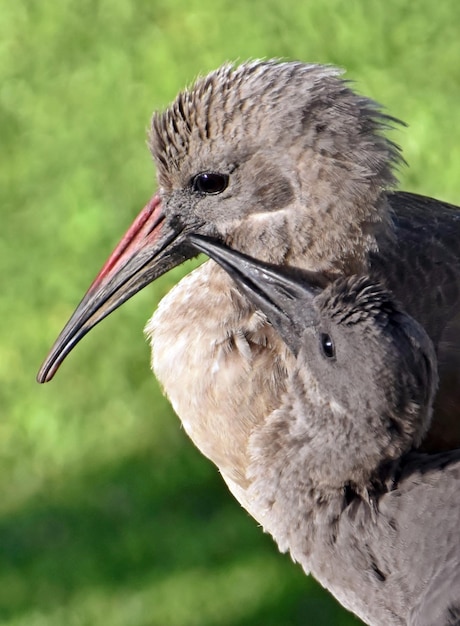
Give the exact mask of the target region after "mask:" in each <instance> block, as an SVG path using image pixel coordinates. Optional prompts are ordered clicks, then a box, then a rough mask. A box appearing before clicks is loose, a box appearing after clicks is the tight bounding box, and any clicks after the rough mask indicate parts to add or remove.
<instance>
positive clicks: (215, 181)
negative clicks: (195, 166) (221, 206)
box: [192, 172, 228, 194]
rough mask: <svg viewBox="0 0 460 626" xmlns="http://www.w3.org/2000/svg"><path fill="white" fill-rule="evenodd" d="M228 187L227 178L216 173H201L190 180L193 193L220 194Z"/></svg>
mask: <svg viewBox="0 0 460 626" xmlns="http://www.w3.org/2000/svg"><path fill="white" fill-rule="evenodd" d="M227 186H228V176H227V175H226V174H219V173H218V172H202V173H201V174H197V175H196V176H195V178H193V180H192V187H193V190H194V191H198V192H199V193H206V194H217V193H222V192H223V191H224V189H226V188H227Z"/></svg>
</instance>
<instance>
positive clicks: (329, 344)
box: [320, 333, 335, 359]
mask: <svg viewBox="0 0 460 626" xmlns="http://www.w3.org/2000/svg"><path fill="white" fill-rule="evenodd" d="M320 343H321V350H322V351H323V354H324V356H325V357H327V358H328V359H333V358H334V357H335V348H334V342H333V341H332V339H331V337H330V335H328V334H327V333H321V337H320Z"/></svg>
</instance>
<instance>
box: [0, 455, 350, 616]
mask: <svg viewBox="0 0 460 626" xmlns="http://www.w3.org/2000/svg"><path fill="white" fill-rule="evenodd" d="M276 551H277V548H276V546H275V545H274V543H273V542H272V540H271V539H270V538H269V537H268V536H267V535H264V534H263V532H262V530H261V529H260V528H258V527H257V525H256V523H255V522H254V521H253V520H252V519H250V518H249V517H248V515H247V514H246V513H245V512H244V511H243V510H242V509H239V507H238V505H236V504H235V503H234V502H233V501H232V498H231V495H230V494H229V493H228V492H227V489H226V487H225V486H224V485H223V484H222V481H221V479H220V477H219V476H218V474H217V472H215V471H214V469H213V468H212V466H210V465H209V464H208V463H207V462H206V461H203V460H202V459H201V458H197V453H195V451H194V450H188V451H182V452H181V454H180V455H179V456H177V455H176V456H174V457H171V458H169V459H166V460H165V459H164V458H163V459H162V460H161V462H160V463H158V462H157V461H156V459H155V458H153V452H152V451H151V450H146V451H145V452H144V453H142V454H139V455H137V456H132V457H129V458H126V459H124V460H123V462H121V463H117V464H114V465H108V466H104V467H100V468H98V469H97V471H91V472H88V473H87V474H86V475H81V476H79V477H78V478H75V479H73V480H70V481H67V482H66V483H65V484H61V485H55V486H51V487H50V489H49V491H47V492H46V493H41V494H40V495H39V496H37V497H35V498H34V499H31V500H30V501H28V502H27V503H26V504H25V506H24V507H23V508H21V509H20V510H18V511H17V512H15V513H14V514H12V515H9V516H4V517H3V519H1V520H0V618H1V619H11V618H13V617H18V616H20V615H21V614H22V613H24V612H27V611H28V610H32V609H33V610H37V609H38V610H40V609H42V610H50V609H52V608H54V607H57V606H59V605H61V604H63V603H66V602H68V601H69V600H70V599H71V598H72V596H73V595H74V594H76V593H77V592H78V593H81V592H82V590H84V589H85V588H89V587H92V588H101V587H102V588H106V589H110V590H111V591H114V592H116V591H117V590H121V589H124V590H125V591H126V589H133V590H135V589H136V588H138V587H140V586H143V585H144V584H146V583H149V584H152V585H154V584H155V581H161V579H162V578H164V577H167V576H170V575H171V574H173V573H174V572H184V571H186V570H187V569H192V570H197V569H199V568H207V569H208V570H211V571H212V570H213V569H214V568H216V569H218V570H219V571H221V570H222V569H225V567H226V566H231V565H232V564H235V563H237V562H238V561H241V560H246V559H247V558H248V557H251V555H254V556H255V555H256V554H257V555H260V554H261V553H264V552H267V553H270V554H272V555H273V554H276ZM279 560H280V580H282V585H281V587H282V591H281V592H280V593H278V592H277V593H274V594H273V601H272V602H271V603H269V604H267V605H266V606H264V607H263V608H260V609H258V612H257V613H256V614H248V615H247V616H246V618H245V619H244V620H241V621H237V622H235V621H228V622H222V625H223V626H253V625H254V624H263V625H264V626H270V625H273V626H275V625H276V626H280V625H283V626H289V625H292V626H294V625H299V626H300V624H307V623H309V624H314V625H315V626H322V625H324V626H331V625H332V624H334V623H337V621H338V620H339V616H340V619H341V620H342V621H341V622H340V623H349V624H350V625H351V624H357V623H358V622H357V621H356V620H354V619H353V618H352V617H351V616H350V619H349V622H345V621H343V620H344V619H345V620H346V616H345V617H344V616H343V610H342V609H341V608H340V607H339V606H338V605H335V604H334V603H333V602H331V600H330V597H329V594H328V593H327V592H325V591H324V590H323V589H321V588H320V587H319V586H317V585H316V584H314V585H313V586H312V581H311V580H308V579H306V578H305V577H304V575H303V574H302V572H301V571H300V569H299V568H298V566H296V565H294V564H292V563H291V562H290V561H289V558H288V557H286V556H285V555H279ZM12 578H13V579H14V584H11V579H12ZM184 626H185V625H184Z"/></svg>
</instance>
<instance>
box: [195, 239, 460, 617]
mask: <svg viewBox="0 0 460 626" xmlns="http://www.w3.org/2000/svg"><path fill="white" fill-rule="evenodd" d="M193 242H194V244H195V245H196V246H197V247H198V248H199V249H200V250H201V251H204V252H206V253H207V254H208V255H209V256H211V257H212V258H213V259H214V260H216V261H217V262H218V263H220V264H221V266H222V267H224V268H225V270H226V271H227V272H229V274H230V275H231V276H232V277H233V279H234V280H235V281H236V283H237V284H238V286H239V288H240V290H241V291H242V293H244V295H245V297H246V298H247V299H248V300H249V301H251V302H252V304H253V305H254V307H256V308H257V310H260V311H262V312H263V313H264V314H265V315H266V317H267V319H268V320H269V321H270V322H271V323H272V325H273V327H274V328H275V330H276V332H278V333H279V334H280V336H281V337H282V338H283V340H284V342H285V343H286V345H287V346H288V347H289V349H290V351H291V352H292V354H293V356H294V357H295V362H294V366H293V367H292V369H291V371H290V373H289V376H288V379H287V389H286V392H285V393H284V394H283V395H282V397H281V398H280V403H279V407H278V408H277V409H276V410H275V411H273V413H271V414H270V415H268V416H267V418H266V420H265V421H264V422H263V423H261V424H259V425H258V426H257V427H256V428H255V429H254V430H253V432H252V433H251V435H250V437H249V441H248V445H247V449H246V453H245V454H246V457H247V459H246V466H247V470H246V474H247V477H248V481H249V483H248V486H247V488H246V493H245V502H246V503H247V504H248V505H249V506H248V508H249V509H250V511H251V513H252V514H253V515H254V517H255V518H256V519H257V520H258V521H259V522H260V523H261V524H262V525H263V527H264V529H265V530H266V531H267V532H269V533H270V534H271V535H272V536H273V537H274V539H275V540H276V542H277V543H278V545H279V547H280V549H281V550H282V551H289V552H290V554H291V555H292V557H293V559H294V560H295V561H298V562H299V563H300V564H301V565H302V567H303V569H304V570H305V572H307V573H310V572H311V573H312V574H313V576H315V577H316V578H317V579H318V580H319V581H320V582H321V583H322V584H323V585H324V586H325V587H326V588H328V589H329V590H330V591H331V592H332V593H333V594H334V596H335V597H336V598H337V599H338V600H339V601H340V602H341V603H342V604H343V605H344V606H345V607H347V608H348V609H350V610H351V611H353V612H354V613H356V614H357V615H358V616H359V617H360V618H361V619H363V620H364V621H365V622H366V623H368V624H371V625H374V626H406V625H408V626H458V625H459V624H460V526H459V519H460V450H455V451H451V452H445V453H439V454H433V455H429V454H423V453H420V452H417V451H414V449H416V448H417V447H418V446H419V444H420V441H421V440H422V438H423V437H424V435H425V433H426V431H427V429H428V427H429V424H430V419H431V412H432V403H433V399H434V395H435V391H436V386H437V364H436V356H435V351H434V348H433V345H432V342H431V341H430V339H429V338H428V336H427V334H426V332H425V331H424V329H423V328H422V327H421V326H420V324H418V323H417V322H416V321H415V320H414V319H413V318H412V317H410V316H409V315H407V314H406V313H405V312H404V311H403V310H402V308H401V307H400V306H399V305H398V304H397V303H396V302H395V300H394V297H393V295H392V294H391V293H390V292H389V291H388V290H386V289H385V288H383V287H382V286H381V285H379V284H378V283H376V282H375V281H374V280H371V279H370V278H368V277H365V276H361V277H356V276H352V277H348V278H339V279H337V280H335V281H334V282H333V283H332V284H330V285H329V286H327V287H326V288H324V289H323V288H322V287H321V283H322V279H321V277H315V276H314V275H308V274H303V275H302V274H300V275H299V274H298V275H297V276H295V277H293V276H291V275H289V274H287V273H286V272H282V271H280V269H279V268H274V267H273V266H268V265H266V264H263V263H261V262H260V261H255V260H254V259H251V258H249V257H247V256H245V255H241V254H239V253H237V252H235V251H233V250H230V249H228V248H226V247H224V246H222V245H219V244H216V243H215V242H213V241H211V240H209V239H206V238H201V237H193Z"/></svg>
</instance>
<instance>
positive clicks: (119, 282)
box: [37, 194, 194, 383]
mask: <svg viewBox="0 0 460 626" xmlns="http://www.w3.org/2000/svg"><path fill="white" fill-rule="evenodd" d="M192 256H194V250H192V249H191V247H190V246H187V245H186V243H185V242H184V233H183V228H182V227H181V226H178V225H177V224H176V225H175V226H174V227H173V226H171V225H170V224H168V222H167V220H166V219H165V216H164V213H163V209H162V204H161V199H160V197H159V195H158V194H156V195H155V196H153V198H152V199H151V200H150V202H149V203H148V204H147V205H146V206H145V207H144V209H143V210H142V211H141V212H140V213H139V215H138V216H137V218H136V219H135V220H134V222H133V224H132V225H131V227H130V228H129V229H128V231H127V232H126V234H125V236H124V237H123V238H122V240H121V241H120V243H119V244H118V246H117V247H116V248H115V250H114V251H113V252H112V254H111V255H110V257H109V259H108V261H107V262H106V263H105V265H104V266H103V268H102V269H101V271H100V272H99V274H98V275H97V276H96V278H95V279H94V281H93V283H92V284H91V286H90V288H89V289H88V291H87V292H86V294H85V296H84V298H83V300H82V301H81V302H80V304H79V305H78V307H77V308H76V310H75V312H74V313H73V315H72V316H71V318H70V319H69V321H68V322H67V324H66V325H65V327H64V329H63V330H62V332H61V334H60V335H59V337H58V338H57V340H56V342H55V343H54V345H53V347H52V348H51V351H50V352H49V354H48V356H47V357H46V359H45V361H44V363H43V365H42V366H41V368H40V370H39V372H38V374H37V381H38V382H39V383H44V382H47V381H49V380H51V379H52V378H53V376H54V374H55V373H56V371H57V369H58V368H59V366H60V364H61V363H62V361H63V360H64V359H65V357H66V356H67V355H68V354H69V353H70V351H71V350H72V349H73V348H74V347H75V345H76V344H77V343H78V342H79V341H80V339H81V338H82V337H84V335H86V333H87V332H89V331H90V330H91V328H93V327H94V326H95V325H96V324H97V323H98V322H100V321H101V320H103V319H104V318H105V317H107V315H109V313H111V312H112V311H114V310H115V309H116V308H118V307H119V306H120V305H121V304H123V303H124V302H126V300H128V299H129V298H131V296H133V295H134V294H135V293H137V292H138V291H140V290H141V289H142V288H143V287H145V286H146V285H148V284H149V283H151V282H152V281H153V280H155V279H156V278H158V277H159V276H161V275H162V274H164V273H165V272H166V271H167V270H169V269H171V268H172V267H175V266H176V265H179V264H180V263H182V262H183V261H185V260H186V259H188V258H191V257H192Z"/></svg>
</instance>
